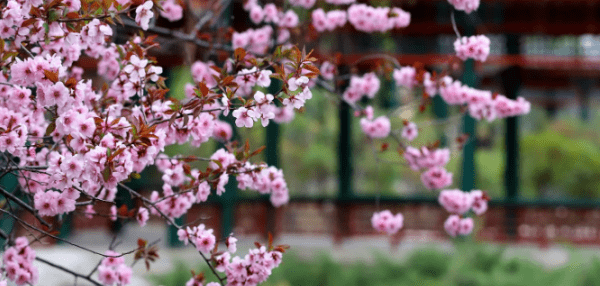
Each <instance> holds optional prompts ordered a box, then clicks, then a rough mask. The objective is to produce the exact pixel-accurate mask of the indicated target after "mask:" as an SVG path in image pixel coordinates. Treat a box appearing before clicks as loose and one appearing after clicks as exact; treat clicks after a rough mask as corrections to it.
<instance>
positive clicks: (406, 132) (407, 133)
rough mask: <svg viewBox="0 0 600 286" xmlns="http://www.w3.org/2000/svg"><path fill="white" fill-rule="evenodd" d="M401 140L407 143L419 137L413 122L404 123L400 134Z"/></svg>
mask: <svg viewBox="0 0 600 286" xmlns="http://www.w3.org/2000/svg"><path fill="white" fill-rule="evenodd" d="M400 135H401V136H402V138H404V139H406V140H407V141H413V140H415V138H417V136H418V135H419V129H418V128H417V124H415V123H414V122H409V121H405V122H404V127H402V133H401V134H400Z"/></svg>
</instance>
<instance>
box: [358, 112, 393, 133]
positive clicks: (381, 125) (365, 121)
mask: <svg viewBox="0 0 600 286" xmlns="http://www.w3.org/2000/svg"><path fill="white" fill-rule="evenodd" d="M391 126H392V125H391V123H390V119H388V118H387V117H386V116H379V117H377V118H376V119H374V120H373V119H369V118H361V119H360V127H361V129H362V130H363V132H364V133H365V134H367V136H369V137H371V138H386V137H388V135H389V134H390V131H391V130H392V127H391Z"/></svg>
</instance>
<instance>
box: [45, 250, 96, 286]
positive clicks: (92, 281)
mask: <svg viewBox="0 0 600 286" xmlns="http://www.w3.org/2000/svg"><path fill="white" fill-rule="evenodd" d="M35 260H37V261H40V262H43V263H46V264H48V265H50V266H52V267H54V268H56V269H59V270H62V271H64V272H67V273H69V274H71V275H73V276H75V277H79V278H83V279H85V280H87V281H89V282H90V283H92V284H94V285H96V286H102V284H100V283H99V282H97V281H96V280H94V279H91V278H89V277H87V276H85V275H82V274H79V273H77V272H75V271H72V270H70V269H67V268H65V267H62V266H60V265H58V264H54V263H52V262H50V261H48V260H46V259H43V258H41V257H39V256H36V257H35Z"/></svg>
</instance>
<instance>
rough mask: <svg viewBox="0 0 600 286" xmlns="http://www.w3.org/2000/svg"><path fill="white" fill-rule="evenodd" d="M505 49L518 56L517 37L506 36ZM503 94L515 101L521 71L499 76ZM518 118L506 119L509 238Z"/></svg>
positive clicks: (516, 181)
mask: <svg viewBox="0 0 600 286" xmlns="http://www.w3.org/2000/svg"><path fill="white" fill-rule="evenodd" d="M506 48H507V51H508V54H512V55H515V54H519V52H520V48H519V35H512V34H511V35H506ZM501 80H502V85H503V87H504V94H505V96H506V97H507V98H510V99H516V98H517V93H518V91H519V88H520V87H521V69H520V68H519V67H518V66H513V67H510V68H508V69H506V70H505V71H504V72H502V74H501ZM518 120H519V118H518V117H509V118H507V119H506V134H505V145H506V166H505V171H504V184H505V187H506V201H507V205H508V207H507V213H506V214H507V216H506V231H507V233H508V235H509V237H515V236H516V221H517V217H516V215H517V214H516V212H517V210H516V207H515V206H514V204H515V203H516V202H517V200H518V199H519V192H518V191H519V124H518Z"/></svg>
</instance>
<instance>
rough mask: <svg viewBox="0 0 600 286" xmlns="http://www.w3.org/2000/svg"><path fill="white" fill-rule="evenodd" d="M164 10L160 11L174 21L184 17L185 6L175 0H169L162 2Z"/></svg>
mask: <svg viewBox="0 0 600 286" xmlns="http://www.w3.org/2000/svg"><path fill="white" fill-rule="evenodd" d="M161 6H162V7H163V10H161V11H160V15H161V16H163V17H165V18H167V19H169V21H171V22H174V21H178V20H181V18H183V8H181V6H179V5H178V4H177V3H175V0H167V1H164V2H162V3H161Z"/></svg>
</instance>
